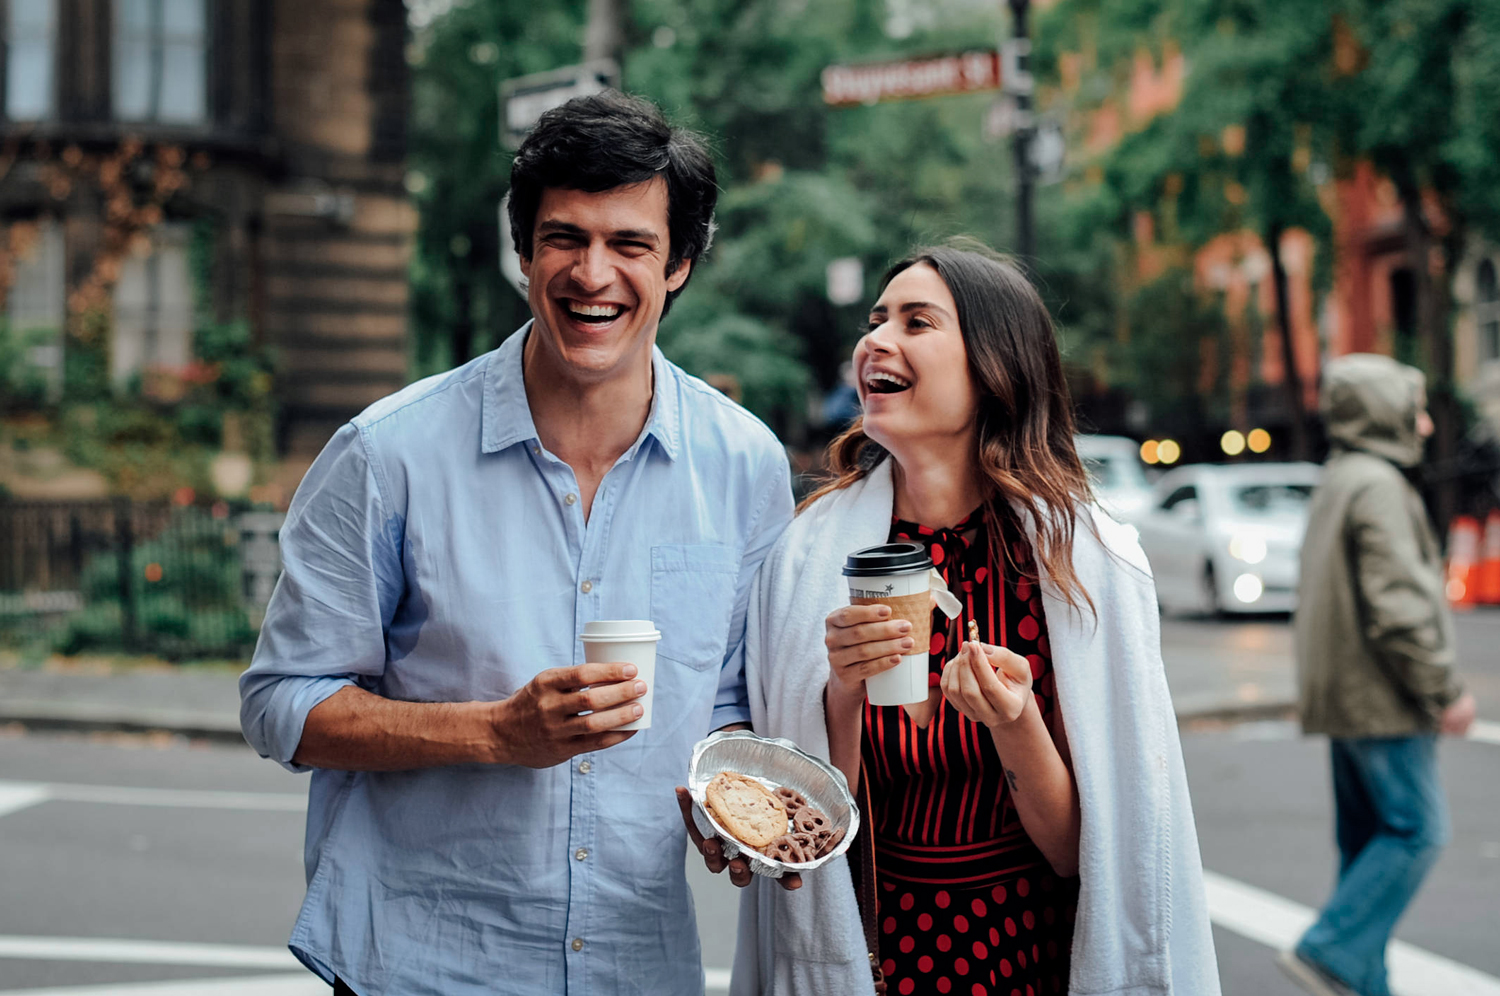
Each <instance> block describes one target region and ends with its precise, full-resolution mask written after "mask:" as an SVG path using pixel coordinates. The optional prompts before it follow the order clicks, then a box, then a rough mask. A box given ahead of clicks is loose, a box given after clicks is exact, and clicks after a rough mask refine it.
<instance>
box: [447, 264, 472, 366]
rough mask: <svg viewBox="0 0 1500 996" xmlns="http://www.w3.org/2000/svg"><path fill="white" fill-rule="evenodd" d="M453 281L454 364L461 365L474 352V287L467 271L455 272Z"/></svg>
mask: <svg viewBox="0 0 1500 996" xmlns="http://www.w3.org/2000/svg"><path fill="white" fill-rule="evenodd" d="M454 275H455V276H456V277H457V278H458V279H456V280H455V281H454V282H453V304H454V310H455V313H454V315H453V338H452V340H451V341H452V344H453V361H452V362H453V365H454V366H455V367H456V366H461V365H463V364H465V363H467V362H468V361H469V358H470V357H471V356H472V355H473V354H474V308H473V302H472V299H473V297H474V293H473V288H471V287H470V286H469V275H468V274H467V273H455V274H454Z"/></svg>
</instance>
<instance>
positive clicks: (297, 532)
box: [240, 326, 792, 996]
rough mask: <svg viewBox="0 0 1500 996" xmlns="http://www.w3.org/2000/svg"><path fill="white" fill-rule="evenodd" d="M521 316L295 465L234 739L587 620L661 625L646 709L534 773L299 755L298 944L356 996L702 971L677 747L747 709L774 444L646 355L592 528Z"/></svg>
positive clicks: (432, 693)
mask: <svg viewBox="0 0 1500 996" xmlns="http://www.w3.org/2000/svg"><path fill="white" fill-rule="evenodd" d="M528 332H529V326H528V327H527V328H525V329H522V331H521V332H520V333H518V334H516V335H513V336H511V337H510V338H509V339H508V340H506V342H505V343H504V344H503V345H501V346H500V348H499V349H497V350H495V351H494V352H492V353H489V354H486V355H485V356H482V357H480V358H478V359H476V360H474V361H473V362H471V363H468V364H467V365H465V366H462V367H459V368H457V369H456V370H452V371H450V372H448V373H446V374H441V375H439V376H437V377H432V378H428V379H427V380H424V381H421V382H419V383H416V384H413V385H411V386H410V387H408V388H406V389H405V390H403V391H401V392H399V393H397V394H395V395H392V396H391V397H389V398H386V399H384V400H383V401H380V402H378V403H376V404H375V405H373V406H372V407H370V408H369V409H368V410H366V411H365V412H363V413H362V414H361V415H360V416H359V417H357V418H356V419H354V420H353V421H352V422H351V423H349V424H348V425H345V426H344V427H343V428H342V429H340V430H339V432H338V434H337V435H335V436H334V438H333V440H332V441H331V442H330V443H329V444H328V446H327V448H326V449H324V451H323V453H322V454H321V455H320V456H319V457H318V459H317V461H316V462H315V463H314V464H313V466H312V469H311V470H309V471H308V473H307V476H306V478H305V479H304V480H303V482H302V485H301V487H300V488H299V489H298V491H297V495H296V498H295V499H294V500H293V502H292V507H291V511H290V512H289V514H288V516H287V519H286V523H285V525H284V526H283V527H282V531H281V549H282V557H283V561H284V571H283V574H282V577H281V580H280V582H279V583H278V584H277V587H276V592H275V595H274V596H273V597H272V599H271V604H270V607H269V609H268V611H267V614H266V620H265V625H264V626H263V628H262V630H261V637H260V643H259V645H258V646H257V647H256V651H255V658H254V662H253V663H252V664H251V666H250V669H249V670H248V671H246V672H245V675H244V677H243V678H242V679H241V682H240V690H241V697H242V706H241V722H242V725H243V727H244V731H245V736H246V738H247V739H248V740H249V741H250V743H251V745H252V746H254V747H255V748H256V750H258V751H260V753H261V754H262V755H265V756H267V757H271V758H274V759H275V760H277V761H279V762H281V763H282V764H284V765H286V766H287V767H289V768H292V769H293V770H302V769H299V767H298V766H297V765H294V764H292V763H291V759H292V756H293V754H294V753H295V752H296V750H297V745H298V742H299V741H300V739H301V737H302V727H303V723H304V722H305V720H306V718H307V714H308V712H309V711H310V710H311V709H312V708H313V707H314V706H316V705H317V704H318V703H319V702H321V701H323V700H324V699H325V698H327V697H328V696H329V695H331V694H333V693H334V692H335V691H337V690H338V689H339V688H342V687H344V686H345V685H350V684H357V685H359V686H360V687H362V688H366V689H368V690H370V691H372V692H375V693H377V694H380V695H383V696H385V697H387V698H391V699H400V700H407V701H414V702H462V701H473V700H497V699H502V698H505V697H507V696H509V695H511V694H513V693H514V692H516V691H517V690H518V689H520V688H521V687H522V686H524V685H525V684H526V683H527V682H528V681H530V680H531V679H532V677H534V676H535V675H536V674H537V673H538V672H539V671H542V670H544V669H546V668H551V667H560V666H571V665H576V664H581V663H583V645H582V644H581V643H580V642H579V639H578V638H579V635H580V633H581V632H582V630H583V627H584V624H585V623H588V622H590V621H593V620H595V619H650V620H652V621H654V622H655V623H656V625H657V628H658V629H660V630H661V633H662V639H661V643H660V645H659V646H658V648H657V666H656V688H655V692H654V703H653V716H652V726H651V728H650V729H649V730H645V731H643V732H641V733H638V734H636V735H635V736H634V737H632V738H631V739H630V740H628V741H626V742H625V743H623V744H620V745H619V746H616V747H612V748H609V749H608V750H603V751H598V752H595V753H592V754H583V755H579V756H578V757H575V758H573V759H572V760H571V761H569V762H567V763H564V764H560V765H557V766H556V767H552V768H546V769H540V770H538V769H532V768H525V767H519V766H511V765H494V766H486V765H478V764H475V765H460V766H452V767H444V768H430V769H423V770H416V771H401V772H390V773H367V772H340V771H327V770H316V771H314V772H313V775H312V785H311V788H310V797H309V805H308V819H307V850H306V864H307V876H308V887H307V897H306V900H305V901H304V903H303V906H302V911H301V914H300V915H299V917H298V918H297V923H296V926H295V927H294V928H293V931H292V936H291V948H292V950H293V952H294V953H295V954H296V955H297V956H298V957H299V958H301V959H302V961H303V962H305V963H306V964H307V965H308V966H309V967H310V968H312V969H313V970H314V971H316V972H317V973H318V974H319V975H321V976H323V977H324V978H325V979H330V980H331V979H332V977H333V976H334V975H335V974H337V975H338V976H340V977H342V978H343V979H344V981H346V982H348V983H349V984H350V985H351V986H353V988H354V989H355V991H357V992H359V993H360V994H361V996H376V994H391V996H396V994H400V996H421V994H433V996H438V994H441V996H465V994H471V993H472V994H480V993H483V994H486V996H491V994H507V993H515V994H526V996H536V994H541V993H568V994H572V996H580V994H589V996H593V994H627V993H642V994H645V993H651V994H659V993H673V994H676V993H682V994H686V993H701V992H702V988H703V976H702V967H701V960H700V956H699V949H698V937H697V929H696V923H695V919H694V914H693V901H692V896H691V894H690V893H689V891H688V886H687V881H686V878H685V875H684V870H683V867H684V860H685V853H686V851H685V848H686V835H685V833H684V830H683V827H682V821H681V816H680V813H679V810H678V808H677V802H676V799H675V798H674V796H673V791H672V790H673V786H675V785H680V784H684V783H685V779H686V775H687V763H688V755H689V752H690V749H691V747H692V745H693V744H694V743H695V742H696V741H698V740H699V739H701V738H702V737H704V736H705V735H707V734H708V733H709V732H710V731H711V730H714V729H717V728H719V727H721V726H724V725H727V724H729V723H734V722H742V721H748V720H749V718H750V713H749V709H748V704H747V701H746V695H745V686H744V676H743V652H744V650H743V641H744V629H745V611H746V603H747V601H748V598H749V592H750V585H751V582H752V579H753V577H754V574H755V571H756V569H757V567H759V565H760V562H761V560H762V559H763V558H764V556H765V554H766V553H767V551H768V550H769V549H770V548H771V545H772V544H773V543H774V542H775V540H776V538H777V536H778V535H780V533H781V531H782V529H783V528H785V526H786V524H787V523H788V522H789V521H790V519H791V515H792V496H791V486H790V479H789V474H788V469H787V462H786V457H785V454H784V452H783V450H782V449H781V447H780V445H779V444H778V443H777V441H776V438H775V437H774V436H773V435H772V434H771V432H770V431H769V430H768V429H767V428H766V427H765V426H764V425H763V424H761V423H760V422H759V421H757V420H756V419H755V418H754V417H752V416H751V415H749V414H748V413H746V412H745V411H744V410H743V409H741V408H739V407H738V406H736V405H734V404H733V403H732V402H730V401H729V400H728V399H726V398H725V397H723V395H721V394H719V393H718V392H717V391H715V390H713V389H712V388H710V387H708V386H707V385H705V384H704V383H703V382H702V381H699V380H697V379H695V378H692V377H689V376H688V375H687V374H685V373H683V372H682V371H681V370H679V369H677V368H676V367H675V366H673V365H672V364H671V363H668V362H667V361H666V360H665V359H664V358H663V357H662V355H661V353H660V352H659V351H656V352H655V353H654V356H653V370H654V376H655V381H654V398H653V401H652V408H651V414H650V417H649V419H648V421H647V424H646V426H645V428H644V430H643V431H642V432H641V434H640V436H639V438H637V439H636V441H635V443H634V444H633V445H632V446H631V447H630V449H629V450H627V451H626V452H625V454H624V455H623V456H621V457H620V459H619V461H618V462H617V463H616V464H615V465H614V467H613V468H612V469H611V470H610V471H609V473H608V474H606V475H605V477H604V479H603V481H602V482H601V484H600V486H599V490H598V493H597V494H596V496H595V498H594V503H593V510H592V512H591V513H590V515H589V518H588V521H587V523H585V521H584V509H583V505H582V502H581V501H580V499H579V497H578V494H579V489H578V484H577V481H576V479H575V478H574V475H573V471H572V469H571V468H569V467H568V465H567V464H565V463H563V462H562V461H561V460H559V459H557V458H556V457H554V456H553V455H551V454H550V453H548V451H547V450H546V449H545V448H543V447H542V444H541V441H540V440H539V439H538V437H537V432H536V428H535V426H534V424H533V423H532V419H531V410H530V407H529V405H528V403H527V400H526V389H525V385H524V384H523V382H522V376H521V350H522V345H523V342H524V340H525V338H526V335H527V334H528Z"/></svg>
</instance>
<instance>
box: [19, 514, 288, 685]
mask: <svg viewBox="0 0 1500 996" xmlns="http://www.w3.org/2000/svg"><path fill="white" fill-rule="evenodd" d="M280 522H281V516H279V515H276V514H273V513H266V512H256V511H238V512H236V511H233V510H231V509H230V508H229V507H228V506H226V505H223V504H218V505H214V506H212V507H201V506H175V505H172V504H170V503H168V502H135V501H131V500H130V499H127V498H116V499H106V500H100V501H62V502H53V501H12V500H0V640H4V641H5V642H6V643H9V644H11V645H13V646H14V645H21V646H26V647H30V648H38V647H40V648H44V649H48V650H55V651H59V652H62V653H79V652H83V651H90V650H97V651H124V652H132V653H151V654H157V655H160V656H163V657H166V658H169V659H182V658H188V657H210V656H212V657H225V656H227V657H241V656H244V655H245V654H247V653H248V651H249V649H250V648H251V647H252V646H253V645H254V642H255V636H256V631H257V628H258V627H259V625H260V619H261V614H262V612H263V610H264V607H265V603H266V600H267V599H268V598H269V597H270V591H271V587H272V586H273V585H274V583H275V578H276V574H277V572H278V571H279V569H280V559H279V556H278V554H277V547H276V531H277V529H278V528H279V527H280Z"/></svg>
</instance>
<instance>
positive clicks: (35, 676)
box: [0, 665, 244, 743]
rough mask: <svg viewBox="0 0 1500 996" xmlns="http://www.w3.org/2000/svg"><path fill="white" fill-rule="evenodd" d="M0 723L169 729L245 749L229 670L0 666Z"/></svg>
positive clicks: (235, 686) (235, 687)
mask: <svg viewBox="0 0 1500 996" xmlns="http://www.w3.org/2000/svg"><path fill="white" fill-rule="evenodd" d="M0 723H22V724H24V725H26V726H30V727H35V728H71V729H89V730H170V731H173V732H176V733H183V734H186V735H188V736H198V737H208V738H212V739H216V740H231V741H236V742H239V743H243V742H244V740H243V738H242V737H241V736H240V695H239V676H238V674H237V673H236V672H235V671H234V670H233V668H230V667H218V666H215V667H205V668H193V667H186V668H173V667H171V666H170V665H164V666H161V667H155V666H147V667H120V668H108V669H106V668H105V667H103V666H99V667H67V666H65V667H61V668H53V667H49V668H37V669H27V668H4V667H0Z"/></svg>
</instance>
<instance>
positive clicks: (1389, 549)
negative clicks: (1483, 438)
mask: <svg viewBox="0 0 1500 996" xmlns="http://www.w3.org/2000/svg"><path fill="white" fill-rule="evenodd" d="M1322 407H1323V417H1324V419H1325V421H1326V423H1327V427H1328V435H1329V438H1330V440H1331V442H1332V447H1333V453H1332V456H1330V458H1329V460H1328V464H1327V466H1326V467H1325V469H1324V471H1323V478H1322V481H1321V482H1320V484H1319V485H1318V489H1317V492H1316V493H1315V494H1314V495H1313V501H1312V509H1311V512H1310V513H1309V517H1308V523H1307V538H1306V539H1305V540H1304V541H1303V546H1302V581H1301V596H1300V599H1299V604H1298V608H1297V619H1296V643H1297V664H1298V678H1299V682H1298V683H1299V686H1300V699H1301V703H1300V704H1301V711H1302V728H1303V730H1304V732H1306V733H1326V734H1327V735H1328V736H1329V738H1330V746H1331V750H1332V755H1333V792H1334V808H1335V824H1336V830H1335V832H1336V837H1337V839H1338V847H1339V875H1338V884H1337V885H1336V886H1335V888H1334V891H1333V895H1332V896H1331V897H1330V898H1329V900H1328V904H1327V905H1326V906H1325V907H1324V908H1323V911H1322V913H1321V914H1320V915H1319V917H1318V920H1317V922H1316V923H1314V924H1313V925H1312V927H1311V928H1309V929H1308V931H1307V933H1306V934H1304V935H1303V936H1302V939H1301V941H1300V942H1299V943H1298V944H1297V948H1296V950H1295V951H1293V952H1287V953H1285V954H1283V955H1282V958H1281V964H1282V965H1283V967H1284V968H1286V970H1287V971H1288V973H1289V974H1291V975H1292V977H1293V978H1295V979H1297V980H1298V981H1299V982H1300V983H1302V984H1303V986H1304V987H1305V988H1306V989H1307V990H1308V991H1309V992H1313V993H1316V994H1319V996H1335V994H1336V996H1348V994H1350V993H1358V994H1359V996H1390V987H1389V986H1388V985H1387V982H1386V969H1385V946H1386V941H1387V940H1388V939H1389V938H1390V935H1391V930H1392V928H1394V927H1395V924H1396V921H1397V920H1398V919H1400V917H1401V914H1402V912H1403V911H1404V910H1405V909H1406V906H1407V904H1408V903H1409V902H1410V901H1411V899H1412V896H1413V895H1415V893H1416V891H1417V887H1418V886H1419V885H1420V884H1421V882H1422V878H1423V876H1424V875H1426V873H1427V870H1428V869H1429V868H1430V867H1431V866H1432V863H1433V861H1435V860H1436V858H1437V855H1438V851H1439V850H1440V849H1441V848H1442V846H1443V845H1444V844H1445V843H1446V842H1447V840H1448V817H1447V810H1446V805H1445V803H1444V801H1443V793H1442V787H1441V786H1440V785H1439V783H1438V771H1437V757H1436V736H1435V734H1436V733H1438V732H1442V733H1450V734H1455V735H1461V734H1463V733H1464V732H1465V731H1466V730H1467V729H1468V727H1469V724H1470V722H1472V721H1473V719H1474V699H1473V697H1472V696H1470V695H1467V694H1465V693H1464V692H1463V691H1462V689H1461V688H1460V687H1459V685H1458V682H1457V680H1456V679H1455V677H1454V674H1453V656H1454V652H1453V619H1452V616H1451V615H1450V613H1449V611H1448V604H1447V602H1446V600H1445V598H1444V590H1443V564H1442V555H1441V552H1440V551H1439V549H1438V544H1437V540H1436V539H1435V538H1434V536H1433V534H1432V529H1431V527H1430V526H1429V525H1428V522H1427V513H1426V511H1425V509H1424V508H1423V506H1422V500H1421V498H1420V497H1419V496H1418V495H1417V492H1416V489H1414V488H1413V487H1412V486H1411V485H1410V484H1409V483H1407V480H1406V478H1405V477H1403V476H1402V470H1403V469H1404V468H1408V467H1414V466H1416V465H1417V464H1418V463H1419V462H1420V461H1421V458H1422V443H1423V440H1424V439H1425V438H1426V437H1427V436H1429V435H1431V433H1432V420H1431V419H1430V418H1428V416H1427V411H1426V391H1425V388H1424V385H1423V381H1422V375H1421V373H1420V372H1419V371H1417V370H1414V369H1412V368H1411V367H1408V366H1403V365H1402V364H1400V363H1397V362H1396V361H1395V360H1392V359H1390V358H1389V357H1386V356H1374V355H1366V354H1358V355H1353V356H1344V357H1340V358H1339V359H1336V360H1334V361H1332V362H1331V363H1329V364H1328V367H1327V370H1326V371H1325V374H1324V385H1323V405H1322Z"/></svg>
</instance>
